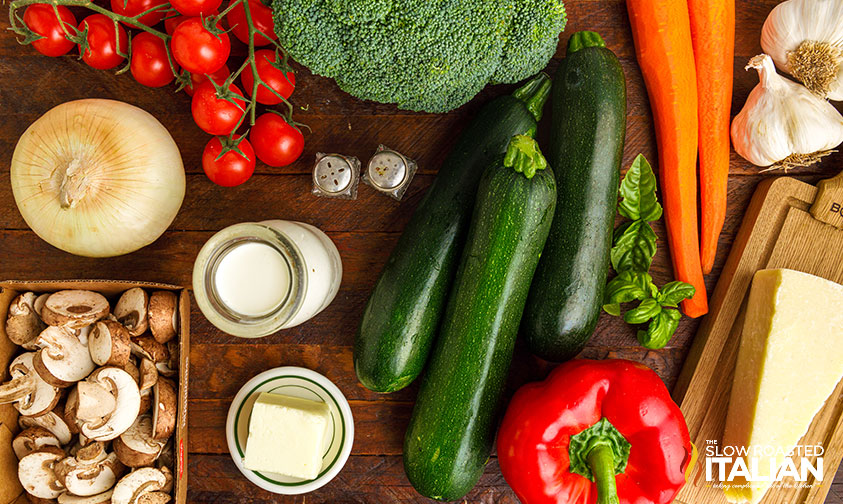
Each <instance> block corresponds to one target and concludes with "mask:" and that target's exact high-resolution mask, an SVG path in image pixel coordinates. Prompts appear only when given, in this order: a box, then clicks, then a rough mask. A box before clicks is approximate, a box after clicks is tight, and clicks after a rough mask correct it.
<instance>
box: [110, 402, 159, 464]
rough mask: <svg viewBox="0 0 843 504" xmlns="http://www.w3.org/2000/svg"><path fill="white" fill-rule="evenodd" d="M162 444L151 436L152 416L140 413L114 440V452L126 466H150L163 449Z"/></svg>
mask: <svg viewBox="0 0 843 504" xmlns="http://www.w3.org/2000/svg"><path fill="white" fill-rule="evenodd" d="M164 444H165V442H164V441H159V440H157V439H154V438H153V437H152V417H151V416H149V415H141V416H139V417H138V418H137V419H136V420H135V423H133V424H132V426H131V427H129V430H127V431H126V432H124V433H123V434H121V435H120V437H118V438H117V439H115V440H114V453H116V454H117V458H118V459H119V460H120V462H122V463H123V465H125V466H127V467H145V466H151V465H152V464H153V463H154V462H155V461H156V460H157V459H158V456H159V455H161V452H162V451H163V450H164Z"/></svg>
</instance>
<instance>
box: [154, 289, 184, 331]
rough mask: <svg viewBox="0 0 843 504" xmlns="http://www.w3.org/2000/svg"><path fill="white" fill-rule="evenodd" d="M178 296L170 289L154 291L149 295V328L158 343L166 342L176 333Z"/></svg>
mask: <svg viewBox="0 0 843 504" xmlns="http://www.w3.org/2000/svg"><path fill="white" fill-rule="evenodd" d="M178 308H179V307H178V297H177V296H176V294H175V293H174V292H171V291H155V292H153V293H152V295H151V296H149V329H150V330H151V331H152V336H153V337H154V338H155V340H156V341H158V342H159V343H166V342H168V341H170V340H171V339H173V338H175V337H176V334H177V333H178V320H179V309H178Z"/></svg>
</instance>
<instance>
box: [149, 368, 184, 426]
mask: <svg viewBox="0 0 843 504" xmlns="http://www.w3.org/2000/svg"><path fill="white" fill-rule="evenodd" d="M152 407H153V410H152V437H154V438H155V439H162V440H166V439H167V438H168V437H170V435H171V434H172V433H173V430H175V428H176V415H177V413H178V410H177V408H178V396H177V395H176V388H175V387H174V386H173V383H172V382H171V381H170V380H167V379H161V380H158V382H156V383H155V386H154V387H152Z"/></svg>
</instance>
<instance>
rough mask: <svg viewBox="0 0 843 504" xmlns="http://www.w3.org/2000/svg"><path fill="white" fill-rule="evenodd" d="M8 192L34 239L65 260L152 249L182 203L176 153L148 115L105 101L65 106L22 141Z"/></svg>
mask: <svg viewBox="0 0 843 504" xmlns="http://www.w3.org/2000/svg"><path fill="white" fill-rule="evenodd" d="M11 182H12V192H13V193H14V196H15V202H16V203H17V205H18V209H20V212H21V214H22V215H23V218H24V220H26V223H27V224H28V225H29V227H31V228H32V230H33V231H35V233H36V234H38V236H40V237H41V238H42V239H44V240H45V241H47V242H48V243H50V244H51V245H53V246H55V247H57V248H60V249H62V250H65V251H67V252H70V253H72V254H77V255H82V256H89V257H109V256H115V255H120V254H126V253H129V252H132V251H134V250H137V249H139V248H141V247H143V246H145V245H148V244H149V243H152V242H153V241H155V240H156V239H157V238H158V237H159V236H161V234H162V233H163V232H164V230H166V229H167V227H168V226H169V225H170V223H171V222H172V221H173V218H175V216H176V213H177V212H178V210H179V208H180V207H181V203H182V200H183V199H184V186H185V176H184V167H183V165H182V161H181V155H180V154H179V150H178V147H176V143H175V142H174V141H173V138H172V137H171V136H170V134H169V132H167V129H166V128H164V126H162V125H161V123H159V122H158V120H156V119H155V118H154V117H152V115H150V114H149V113H147V112H145V111H143V110H141V109H139V108H137V107H134V106H132V105H129V104H127V103H122V102H118V101H112V100H77V101H72V102H67V103H64V104H62V105H59V106H57V107H54V108H53V109H51V110H49V111H48V112H47V113H46V114H44V115H43V116H41V117H40V118H38V120H36V121H35V122H34V123H32V124H31V125H30V126H29V128H28V129H27V130H26V131H25V132H24V134H23V135H21V137H20V140H18V144H17V146H16V147H15V152H14V154H13V156H12V164H11Z"/></svg>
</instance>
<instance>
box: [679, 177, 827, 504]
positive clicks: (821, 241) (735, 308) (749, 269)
mask: <svg viewBox="0 0 843 504" xmlns="http://www.w3.org/2000/svg"><path fill="white" fill-rule="evenodd" d="M841 209H843V173H841V174H840V175H837V176H836V177H834V178H832V179H828V180H824V181H822V182H820V183H819V185H818V186H817V187H814V186H812V185H810V184H806V183H804V182H800V181H798V180H796V179H793V178H789V177H780V178H776V179H770V180H765V181H763V182H761V183H760V184H759V185H758V188H757V189H756V192H755V194H754V195H753V198H752V201H751V202H750V204H749V208H748V209H747V212H746V215H745V216H744V220H743V223H742V224H741V228H740V230H739V231H738V234H737V236H736V237H735V241H734V244H733V245H732V249H731V251H730V253H729V258H728V259H727V261H726V265H725V267H724V268H723V272H722V274H721V276H720V279H719V281H718V282H717V286H716V287H715V289H714V292H713V293H712V296H711V303H710V312H709V314H708V315H707V316H706V318H705V319H704V320H703V321H702V324H701V325H700V329H699V331H698V333H697V335H696V337H695V339H694V342H693V345H692V347H691V350H690V352H689V354H688V357H687V359H686V361H685V364H684V367H683V369H682V373H681V375H680V376H679V380H678V382H677V385H676V388H675V389H674V391H673V398H674V399H675V400H676V402H677V403H678V404H679V405H680V406H681V408H682V412H683V413H684V415H685V420H686V421H687V423H688V429H689V431H690V433H691V440H692V441H693V442H694V445H696V447H697V449H698V450H699V452H700V456H699V459H698V460H697V463H696V464H695V467H694V468H693V472H692V473H691V476H690V479H689V481H688V484H686V485H685V487H684V488H683V489H682V491H681V492H680V493H679V495H678V497H677V499H676V502H677V503H682V504H721V503H725V502H726V499H725V497H724V496H723V491H722V490H721V489H720V488H715V487H714V486H713V485H715V484H716V483H713V482H709V481H706V475H705V460H706V457H705V450H706V446H707V445H708V444H709V443H710V442H711V441H716V442H717V443H720V442H721V440H722V439H723V428H724V426H725V423H726V411H727V409H728V405H729V394H730V390H731V387H732V378H733V375H734V369H735V361H736V359H737V353H738V341H739V339H740V335H741V328H742V326H743V319H744V313H745V308H746V299H747V297H748V293H749V286H750V283H751V281H752V276H753V275H754V274H755V272H756V271H758V270H761V269H766V268H790V269H794V270H799V271H804V272H806V273H811V274H814V275H817V276H821V277H823V278H827V279H829V280H832V281H834V282H838V283H843V213H842V212H843V210H841ZM840 358H841V359H843V355H841V356H840ZM800 444H810V445H814V444H821V445H822V446H823V447H824V448H825V455H824V457H823V479H822V481H810V480H809V481H808V482H806V483H807V484H806V485H804V486H807V488H804V487H803V488H799V485H797V484H796V482H794V481H793V480H792V479H786V480H785V481H783V482H782V483H784V484H788V483H789V484H790V485H791V488H786V487H785V486H784V485H780V486H779V487H775V485H776V484H774V487H772V488H770V490H769V491H768V492H767V494H766V495H765V496H764V498H763V499H762V500H761V503H760V504H822V503H823V502H824V501H825V497H826V494H827V493H828V491H829V489H830V487H831V483H832V481H833V479H834V474H835V472H836V471H837V467H838V465H839V464H840V459H841V457H843V382H841V383H840V384H838V386H837V389H835V391H834V393H833V394H832V395H831V397H830V398H829V399H828V401H827V402H826V404H825V406H824V407H823V409H822V410H821V411H820V412H819V414H817V416H816V417H814V421H813V423H812V424H811V427H810V429H809V430H808V433H807V434H806V435H805V437H803V438H802V441H801V442H800ZM812 462H813V460H812Z"/></svg>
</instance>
